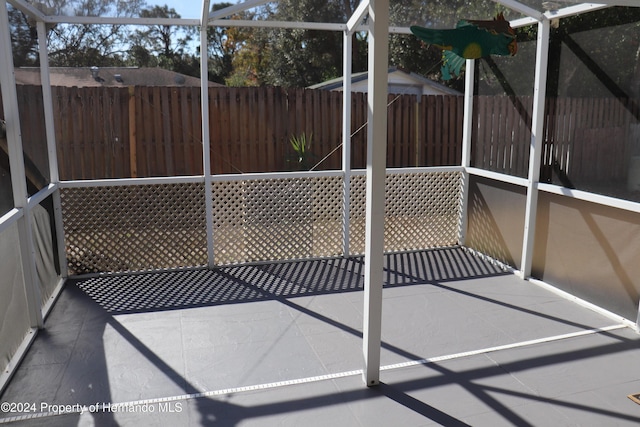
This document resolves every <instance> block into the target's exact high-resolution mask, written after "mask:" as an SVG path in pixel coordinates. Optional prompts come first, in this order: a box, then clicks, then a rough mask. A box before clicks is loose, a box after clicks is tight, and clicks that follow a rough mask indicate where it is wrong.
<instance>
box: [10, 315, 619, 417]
mask: <svg viewBox="0 0 640 427" xmlns="http://www.w3.org/2000/svg"><path fill="white" fill-rule="evenodd" d="M624 328H628V326H627V325H624V324H616V325H610V326H605V327H602V328H594V329H587V330H584V331H578V332H572V333H568V334H562V335H554V336H550V337H544V338H539V339H534V340H528V341H521V342H517V343H511V344H505V345H500V346H495V347H487V348H483V349H478V350H471V351H465V352H459V353H453V354H449V355H444V356H435V357H430V358H426V359H419V360H412V361H407V362H401V363H394V364H390V365H384V366H381V367H380V370H381V371H390V370H394V369H400V368H407V367H413V366H420V365H425V364H430V363H437V362H443V361H447V360H453V359H460V358H464V357H470V356H476V355H483V354H487V353H491V352H496V351H502V350H509V349H514V348H521V347H527V346H531V345H536V344H542V343H548V342H553V341H560V340H564V339H570V338H576V337H581V336H585V335H593V334H598V333H602V332H609V331H613V330H618V329H624ZM362 373H363V370H362V369H357V370H351V371H344V372H338V373H333V374H324V375H317V376H313V377H305V378H298V379H293V380H284V381H276V382H271V383H264V384H256V385H248V386H240V387H231V388H225V389H219V390H209V391H202V392H197V393H190V394H182V395H174V396H167V397H159V398H151V399H140V400H132V401H127V402H120V403H108V405H110V406H111V407H115V408H123V409H124V408H131V407H138V406H142V405H153V404H159V403H166V402H175V401H183V400H190V399H198V398H203V397H216V396H225V395H229V394H238V393H246V392H252V391H261V390H268V389H273V388H279V387H286V386H291V385H299V384H308V383H314V382H320V381H326V380H335V379H339V378H345V377H351V376H356V375H362ZM106 404H107V403H105V405H106ZM65 406H71V407H72V408H71V409H70V410H63V411H57V412H52V411H49V412H36V413H29V414H24V415H16V416H10V417H0V424H7V423H11V422H16V421H24V420H31V419H40V418H48V417H53V416H58V415H68V414H73V413H84V412H90V411H91V409H92V408H91V406H88V405H80V404H77V405H65Z"/></svg>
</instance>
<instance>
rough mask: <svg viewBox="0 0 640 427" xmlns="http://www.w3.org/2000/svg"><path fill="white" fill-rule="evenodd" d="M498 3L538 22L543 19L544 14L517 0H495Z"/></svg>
mask: <svg viewBox="0 0 640 427" xmlns="http://www.w3.org/2000/svg"><path fill="white" fill-rule="evenodd" d="M493 1H494V2H496V3H500V4H501V5H503V6H505V7H508V8H509V9H511V10H515V11H516V12H520V13H522V14H523V15H527V16H530V17H531V18H534V19H535V20H536V21H541V20H542V18H543V14H542V12H540V11H538V10H536V9H533V8H531V7H529V6H527V5H524V4H522V3H520V2H518V1H515V0H493Z"/></svg>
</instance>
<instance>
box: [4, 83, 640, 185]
mask: <svg viewBox="0 0 640 427" xmlns="http://www.w3.org/2000/svg"><path fill="white" fill-rule="evenodd" d="M18 97H19V108H20V118H21V124H22V129H23V133H22V136H23V141H24V146H25V152H26V153H27V155H28V156H29V158H30V159H31V160H33V163H35V164H37V165H38V166H39V167H42V168H46V163H47V162H46V146H45V144H44V141H45V131H44V120H43V119H42V117H43V108H42V92H41V88H40V87H38V86H18ZM53 100H54V121H55V130H56V141H57V154H58V162H59V165H60V177H61V179H63V180H70V179H97V178H122V177H146V176H172V175H201V174H202V173H203V170H202V137H201V134H202V130H201V120H200V117H201V114H200V111H201V104H200V88H198V87H192V88H190V87H186V88H175V87H130V88H128V87H124V88H111V87H110V88H93V87H92V88H75V87H72V88H67V87H54V88H53ZM462 101H463V98H462V97H460V96H422V97H419V98H418V97H416V96H414V95H389V98H388V118H389V122H388V150H387V166H388V167H409V166H440V165H457V164H460V157H461V140H462V116H463V102H462ZM637 105H638V102H637V101H633V100H624V99H623V100H619V99H615V98H606V99H591V98H561V99H554V98H549V99H547V105H546V115H545V127H544V137H545V143H544V149H543V164H542V177H543V179H547V180H550V179H551V178H550V177H551V172H550V171H551V170H552V169H554V170H555V171H556V173H558V172H559V173H560V174H561V175H564V176H565V178H567V180H569V181H581V182H582V181H597V180H600V179H616V180H618V179H624V177H625V176H626V173H627V162H628V157H629V155H630V153H635V155H640V142H639V141H638V134H639V132H638V131H637V124H638V108H637ZM532 106H533V100H532V98H531V97H522V98H512V97H499V96H478V97H476V99H475V107H474V111H475V118H474V125H473V132H472V139H473V144H472V165H473V166H476V167H479V168H483V169H487V170H493V171H497V172H502V173H506V174H510V175H516V176H523V177H524V176H526V175H527V170H528V162H529V143H530V141H531V114H532ZM0 108H1V104H0ZM351 110H352V120H351V129H352V131H351V132H352V138H351V147H352V148H351V150H352V153H351V155H352V156H351V157H352V164H351V167H352V168H363V167H365V166H366V120H367V119H366V116H367V113H366V111H367V106H366V94H363V93H354V94H352V96H351ZM209 120H210V155H211V171H212V173H214V174H223V173H240V172H245V173H246V172H274V171H287V170H296V169H300V168H301V165H300V164H298V162H297V156H296V154H295V152H294V151H293V149H292V148H291V145H290V142H289V141H290V138H291V137H292V136H300V135H302V134H304V135H306V136H307V138H309V137H311V140H312V143H311V155H310V158H309V159H307V162H306V165H305V167H309V166H311V165H315V166H316V167H315V169H316V170H328V169H340V168H341V160H342V150H341V143H342V136H341V134H342V93H340V92H329V91H323V90H309V89H285V88H279V87H263V88H226V87H222V88H218V87H216V88H209ZM634 129H636V130H635V131H634ZM43 170H45V169H43ZM44 175H45V176H46V175H47V174H46V173H45V174H44Z"/></svg>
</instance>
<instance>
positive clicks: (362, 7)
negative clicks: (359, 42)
mask: <svg viewBox="0 0 640 427" xmlns="http://www.w3.org/2000/svg"><path fill="white" fill-rule="evenodd" d="M368 12H369V0H362V1H361V2H360V4H359V5H358V7H357V8H356V10H355V11H354V12H353V14H352V15H351V17H350V18H349V20H348V21H347V33H349V34H353V33H354V31H355V30H356V29H357V27H358V24H360V23H361V22H362V19H363V18H364V16H365V15H366V14H367V13H368Z"/></svg>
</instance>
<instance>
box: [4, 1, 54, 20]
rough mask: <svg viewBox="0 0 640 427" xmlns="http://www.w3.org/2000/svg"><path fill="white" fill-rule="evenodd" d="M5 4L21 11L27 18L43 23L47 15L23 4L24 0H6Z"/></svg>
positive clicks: (25, 3)
mask: <svg viewBox="0 0 640 427" xmlns="http://www.w3.org/2000/svg"><path fill="white" fill-rule="evenodd" d="M7 3H9V4H10V5H11V6H13V7H15V8H16V9H18V10H19V11H21V12H22V13H24V14H25V15H27V16H28V17H30V18H34V19H35V20H37V21H44V20H45V19H46V17H47V15H45V14H44V13H42V12H41V11H40V10H38V9H36V8H35V7H33V5H31V4H30V3H27V2H25V1H24V0H7Z"/></svg>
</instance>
